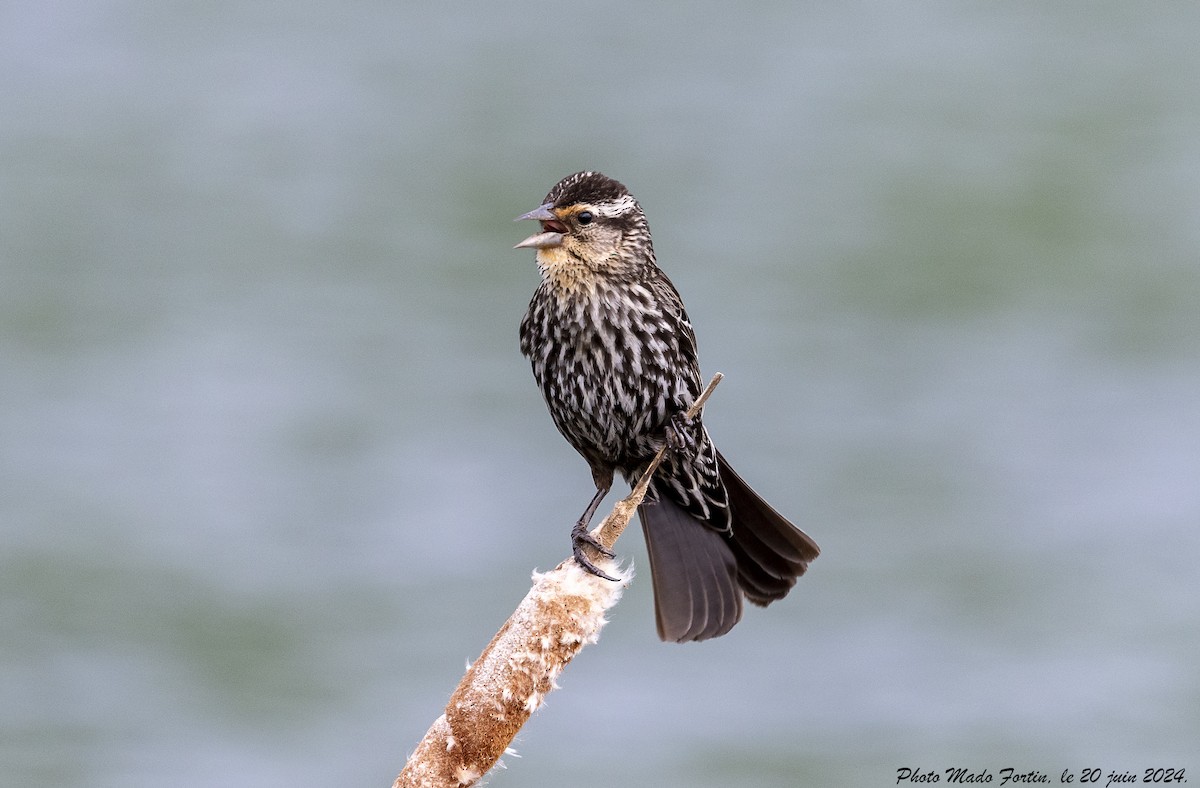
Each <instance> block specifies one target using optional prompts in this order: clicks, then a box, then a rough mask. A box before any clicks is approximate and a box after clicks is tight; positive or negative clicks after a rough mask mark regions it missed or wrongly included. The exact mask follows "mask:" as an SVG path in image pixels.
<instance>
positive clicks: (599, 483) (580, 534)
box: [571, 468, 618, 583]
mask: <svg viewBox="0 0 1200 788" xmlns="http://www.w3.org/2000/svg"><path fill="white" fill-rule="evenodd" d="M592 478H593V479H594V480H595V482H596V494H595V495H593V496H592V501H591V503H589V504H588V507H587V509H585V510H584V512H583V515H582V516H580V518H579V522H577V523H575V527H574V528H572V529H571V548H572V553H573V554H574V556H575V562H576V563H577V564H579V565H580V566H581V567H583V568H584V570H586V571H588V572H591V573H592V574H593V575H595V576H596V577H602V578H604V579H605V580H612V581H613V582H614V583H615V582H618V580H617V578H615V577H613V576H612V575H610V574H608V573H607V572H605V571H604V570H602V569H601V568H600V567H598V566H596V565H595V564H593V563H592V561H591V559H590V558H588V557H587V553H585V552H584V549H583V547H584V545H587V546H588V547H590V548H592V549H593V550H595V551H596V552H597V553H599V554H600V555H602V556H606V557H608V558H612V557H613V556H614V555H615V553H613V551H612V550H610V549H608V548H607V547H605V546H604V545H602V544H600V541H599V540H598V539H596V537H594V536H592V535H591V533H589V532H588V526H589V525H591V522H592V518H593V517H594V516H595V515H596V509H597V508H599V506H600V502H601V501H603V500H604V496H605V495H607V494H608V491H609V489H610V488H611V487H612V471H597V470H596V469H594V468H593V469H592Z"/></svg>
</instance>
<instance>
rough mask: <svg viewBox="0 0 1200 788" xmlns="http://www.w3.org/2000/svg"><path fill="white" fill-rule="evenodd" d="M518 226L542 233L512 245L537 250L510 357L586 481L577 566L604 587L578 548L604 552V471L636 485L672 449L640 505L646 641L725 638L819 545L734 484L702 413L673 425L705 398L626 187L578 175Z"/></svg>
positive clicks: (683, 321)
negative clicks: (649, 624) (578, 458)
mask: <svg viewBox="0 0 1200 788" xmlns="http://www.w3.org/2000/svg"><path fill="white" fill-rule="evenodd" d="M517 219H518V221H519V220H532V221H537V222H539V223H540V225H541V228H540V231H539V232H537V233H535V234H534V235H531V236H529V237H528V238H526V239H525V240H524V241H521V243H519V244H517V246H516V248H518V249H521V248H531V249H536V250H537V265H538V270H539V271H540V273H541V283H540V284H539V285H538V288H537V290H536V291H535V292H534V294H533V300H531V301H530V303H529V311H528V312H527V313H526V314H525V317H524V319H523V320H522V321H521V333H520V337H521V352H522V353H523V354H524V355H525V356H526V357H527V358H528V359H529V361H530V363H531V365H532V366H533V376H534V378H535V379H536V380H537V384H538V386H539V387H540V388H541V390H542V394H543V396H544V397H545V400H546V406H547V407H548V408H549V410H550V416H551V418H553V420H554V424H555V426H557V427H558V430H559V432H561V433H562V434H563V436H564V437H565V438H566V439H567V441H569V442H570V444H571V445H572V446H574V447H575V450H576V451H578V452H579V453H580V454H581V455H583V458H584V459H585V460H587V463H588V465H589V467H590V468H591V472H592V480H593V481H594V482H595V485H596V494H595V496H593V498H592V500H591V502H590V503H589V504H588V506H587V509H586V510H585V511H584V513H583V515H582V516H581V517H580V519H579V521H578V522H577V523H576V524H575V526H574V528H573V529H572V531H571V538H572V545H573V548H574V555H575V560H577V561H578V562H579V563H580V565H581V566H583V567H584V568H585V569H587V570H588V571H590V572H592V573H593V574H597V575H600V576H601V577H608V575H606V574H605V573H604V572H603V571H601V570H600V569H598V568H597V567H596V566H595V565H594V564H593V563H592V562H591V561H590V560H589V559H588V557H587V555H586V553H585V552H584V550H583V546H584V545H585V544H591V545H592V546H593V547H596V548H599V549H600V550H601V552H605V553H606V554H608V553H607V551H605V550H603V548H600V546H599V545H597V544H596V543H595V542H594V540H592V539H591V537H590V536H589V535H588V531H587V528H588V525H589V524H590V522H591V520H592V517H593V516H594V515H595V513H596V509H597V507H598V506H599V505H600V502H601V501H602V500H603V499H604V496H605V495H606V494H607V493H608V490H609V488H610V487H611V486H612V481H613V474H614V473H620V474H621V475H622V476H623V477H624V478H625V479H626V480H627V481H628V482H629V483H630V484H635V483H636V482H637V479H638V478H639V477H640V476H641V474H642V472H643V471H644V470H645V468H646V466H647V464H648V463H649V462H650V459H651V458H652V457H653V456H654V454H655V452H656V451H657V450H658V448H659V447H660V446H661V445H662V442H663V441H664V440H668V441H669V443H670V445H671V450H670V451H668V452H667V454H666V457H665V459H664V462H663V464H662V465H661V466H660V467H659V469H658V471H657V472H656V473H655V475H654V477H653V478H652V479H651V484H650V488H649V494H648V495H647V499H646V501H645V502H644V503H643V504H642V505H641V506H640V507H639V508H638V515H639V519H640V520H641V523H642V530H643V532H644V533H645V536H646V546H647V549H648V552H649V555H650V571H651V575H652V581H653V586H654V607H655V617H656V619H657V624H658V635H659V637H660V638H662V639H663V640H667V641H676V642H680V643H683V642H687V641H692V640H706V639H708V638H713V637H718V636H720V635H724V634H725V633H726V632H728V631H729V630H730V629H731V628H732V627H733V625H734V624H736V623H737V622H738V621H739V620H740V619H741V616H742V598H743V596H744V597H745V598H746V599H749V600H750V601H751V602H753V603H755V604H758V605H768V604H770V603H771V602H774V601H775V600H777V599H782V598H783V597H784V596H786V595H787V593H788V591H790V590H791V588H792V586H794V585H795V584H796V579H797V578H798V577H800V575H802V574H804V572H805V570H807V569H808V564H809V562H811V561H812V560H813V559H815V558H816V557H817V555H818V554H819V553H820V551H819V549H818V548H817V545H816V543H815V542H813V540H812V539H810V538H809V537H808V536H807V535H806V534H805V533H804V532H803V531H801V530H800V529H799V528H796V527H795V526H794V525H792V524H791V523H790V522H788V521H787V520H786V519H785V518H784V517H783V516H782V515H780V514H779V513H778V512H776V511H775V510H774V509H773V508H771V506H770V505H769V504H768V503H767V502H766V501H764V500H763V499H762V498H760V497H759V496H758V494H757V493H755V492H754V490H752V489H751V488H750V486H749V485H747V484H746V482H744V481H743V480H742V478H741V477H740V476H738V474H737V473H736V472H735V471H734V470H733V468H732V467H730V465H729V463H728V462H727V461H726V460H725V458H724V457H723V456H721V453H720V452H719V451H717V448H716V446H714V445H713V443H712V441H711V440H710V439H709V436H708V431H707V430H706V429H705V428H704V425H703V424H702V423H701V420H700V419H699V418H696V419H694V420H691V421H688V420H687V419H686V418H685V417H684V411H686V410H687V408H688V407H689V406H690V405H691V403H692V402H693V401H694V400H695V399H696V397H697V396H699V394H700V391H701V379H700V368H699V362H698V360H697V352H696V336H695V333H694V332H693V331H692V324H691V321H690V320H689V319H688V315H687V311H686V310H685V309H684V307H683V300H682V299H681V298H680V297H679V293H678V291H676V289H675V286H674V285H672V284H671V281H670V280H669V279H667V276H666V274H664V273H663V272H662V270H661V269H660V268H659V267H658V264H657V261H656V259H655V256H654V245H653V242H652V241H651V238H650V227H649V225H648V224H647V222H646V216H645V214H644V213H642V208H641V206H640V205H638V202H637V200H635V199H634V198H633V196H632V195H631V194H630V193H629V190H628V189H626V188H625V187H624V186H623V185H622V184H620V183H618V182H617V181H615V180H613V179H611V178H608V177H606V176H604V175H601V174H600V173H598V172H578V173H575V174H574V175H569V176H567V177H566V178H563V179H562V180H561V181H559V182H558V184H557V185H555V186H554V188H553V189H551V190H550V193H549V194H547V195H546V198H545V199H544V200H542V204H541V205H540V206H539V207H537V208H535V209H534V210H532V211H530V212H529V213H527V214H524V215H523V216H519V217H517ZM609 579H612V578H609Z"/></svg>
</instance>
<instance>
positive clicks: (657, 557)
mask: <svg viewBox="0 0 1200 788" xmlns="http://www.w3.org/2000/svg"><path fill="white" fill-rule="evenodd" d="M638 514H639V516H640V518H639V519H641V521H642V531H643V532H644V533H645V535H646V548H647V550H648V552H649V554H650V575H651V579H652V581H653V584H654V613H655V618H656V620H657V623H658V636H659V637H660V638H661V639H662V640H667V641H674V642H676V643H686V642H688V641H692V640H707V639H708V638H715V637H719V636H721V635H724V634H725V633H726V632H728V631H729V630H730V629H732V628H733V625H734V624H736V623H737V622H738V621H739V620H740V619H741V617H742V594H741V592H740V591H739V590H738V584H737V576H738V567H737V561H736V559H735V557H734V553H733V551H732V550H731V549H730V546H729V544H728V542H726V540H725V537H724V536H723V535H722V534H721V533H719V532H717V531H714V530H712V529H711V528H708V527H705V526H704V524H703V523H702V522H700V521H699V520H697V519H696V518H694V517H693V516H692V515H690V514H689V513H688V512H687V511H686V510H684V509H683V508H681V507H680V506H679V505H678V504H675V503H674V502H672V501H671V500H670V499H668V498H665V497H663V496H659V499H658V500H657V501H655V502H653V503H643V504H642V505H641V506H639V507H638Z"/></svg>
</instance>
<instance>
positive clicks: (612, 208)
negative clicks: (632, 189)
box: [596, 194, 637, 219]
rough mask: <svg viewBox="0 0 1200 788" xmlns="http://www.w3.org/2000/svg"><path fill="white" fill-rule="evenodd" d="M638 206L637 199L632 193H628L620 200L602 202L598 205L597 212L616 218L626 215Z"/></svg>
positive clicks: (606, 216) (609, 217)
mask: <svg viewBox="0 0 1200 788" xmlns="http://www.w3.org/2000/svg"><path fill="white" fill-rule="evenodd" d="M636 207H637V200H635V199H633V196H632V195H629V194H626V195H624V196H623V197H621V199H619V200H614V201H612V202H603V203H600V204H599V205H597V206H596V213H598V214H600V215H601V216H603V217H605V218H608V219H615V218H617V217H618V216H625V215H626V214H628V213H630V212H631V211H633V210H634V208H636Z"/></svg>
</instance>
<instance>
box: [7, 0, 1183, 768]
mask: <svg viewBox="0 0 1200 788" xmlns="http://www.w3.org/2000/svg"><path fill="white" fill-rule="evenodd" d="M1197 30H1200V7H1197V6H1193V5H1172V6H1163V5H1159V6H1144V5H1142V4H1134V3H1122V2H1096V3H1076V2H1066V3H1038V2H1018V3H1009V4H986V3H970V4H959V3H943V2H920V3H913V4H883V3H879V4H869V3H845V4H810V3H785V2H750V3H741V4H713V3H702V4H694V5H693V4H684V3H678V2H675V3H664V4H658V5H653V4H642V3H636V2H630V1H629V0H612V2H609V3H604V4H587V5H561V4H560V5H550V6H546V5H541V6H537V5H527V4H517V3H508V2H493V3H488V4H475V5H471V4H446V5H437V4H416V3H413V4H402V3H381V2H369V1H363V2H355V1H352V2H342V3H318V2H311V1H310V0H301V1H300V2H297V3H290V4H286V5H283V4H278V3H267V2H240V3H208V4H191V3H152V2H148V1H147V0H93V1H92V2H81V0H63V1H62V2H58V1H56V0H49V1H44V0H39V1H38V2H32V1H31V0H16V2H10V3H7V4H5V5H4V6H3V8H2V9H0V162H2V170H0V172H2V176H0V177H2V187H0V404H2V408H0V431H2V434H0V626H2V630H3V635H2V638H0V783H3V784H4V785H13V786H27V787H36V786H70V785H85V784H86V785H90V786H123V787H128V786H150V785H162V784H164V783H169V784H171V785H175V786H200V785H223V786H284V785H287V786H330V785H337V786H371V785H389V784H390V782H391V780H392V778H393V777H394V775H395V773H396V772H397V771H398V770H399V769H400V767H401V765H402V764H403V761H404V758H405V756H406V755H407V753H408V752H409V751H410V750H411V749H412V748H413V747H414V746H415V744H416V742H417V740H418V739H419V738H420V736H421V735H422V734H423V733H424V731H425V729H426V727H427V726H428V724H429V723H430V722H432V720H433V719H434V717H436V716H437V714H438V712H439V710H440V708H441V707H442V705H443V704H444V702H445V700H446V698H447V696H448V694H449V692H450V690H451V689H452V687H453V685H454V683H455V682H456V681H457V680H458V678H459V676H460V675H461V673H462V669H463V665H464V662H465V660H467V659H469V658H473V657H474V656H475V655H477V654H478V653H479V650H480V649H481V648H482V647H483V645H484V644H485V643H486V642H487V640H488V639H489V637H490V636H491V634H492V632H493V631H494V630H495V628H496V627H497V626H498V625H499V624H500V623H501V622H502V621H503V619H504V617H505V616H507V614H508V613H509V612H510V611H511V609H512V607H513V606H514V605H515V604H516V602H517V601H518V600H519V599H520V598H521V596H522V595H523V594H524V593H525V591H526V589H527V588H528V579H529V571H530V570H531V569H532V568H534V567H540V568H543V569H544V568H547V567H550V566H552V565H554V564H555V563H556V562H557V561H559V560H560V559H561V558H562V557H563V556H564V555H566V553H567V548H568V539H567V532H568V530H569V527H570V524H571V522H572V520H573V518H574V517H575V516H576V515H577V514H578V512H579V510H580V509H581V508H582V507H583V505H584V504H585V503H586V501H587V499H588V497H589V496H590V494H591V484H590V478H589V475H588V473H587V469H586V467H585V465H584V464H583V463H582V461H581V460H579V459H578V458H577V457H576V456H575V455H574V453H573V452H572V451H571V449H570V448H569V447H568V446H567V444H566V443H565V442H564V441H562V440H561V439H560V438H559V436H558V435H557V433H556V432H555V431H554V429H553V427H552V426H551V424H550V421H549V418H548V417H547V415H546V414H545V411H544V407H543V404H542V402H541V400H540V397H539V395H538V392H537V390H536V389H535V388H534V385H533V383H532V380H531V378H530V374H529V370H528V367H527V365H526V363H525V361H524V360H523V359H522V358H521V357H520V355H519V353H518V350H517V343H516V332H517V323H518V321H519V319H520V316H521V314H522V313H523V311H524V308H525V305H526V303H527V301H528V298H529V295H530V293H531V292H532V290H533V287H534V284H535V280H536V272H535V269H534V265H533V261H532V254H531V253H530V252H528V251H527V250H521V251H513V250H512V249H511V246H512V244H513V243H515V242H516V241H518V240H519V239H520V238H522V237H523V234H524V233H525V232H526V231H527V229H528V228H526V227H523V226H520V227H519V226H516V225H513V224H512V223H511V221H510V220H511V219H512V217H514V216H516V215H517V214H518V213H521V212H524V211H527V210H529V209H531V208H533V207H535V206H536V205H537V204H538V202H539V201H540V198H541V197H542V195H543V194H544V193H545V192H546V190H547V189H548V188H549V187H550V186H551V185H552V184H553V183H554V182H555V181H556V180H557V179H558V178H560V177H561V176H563V175H565V174H567V173H569V172H572V171H575V170H578V169H586V168H591V169H599V170H602V171H604V172H606V173H607V174H609V175H612V176H614V177H616V178H618V179H621V180H623V181H625V182H626V183H627V184H628V185H629V186H630V188H631V189H632V190H633V192H634V193H635V194H636V195H637V196H638V197H639V199H640V201H641V202H642V204H643V206H644V207H645V208H646V210H647V212H648V214H649V217H650V220H651V227H652V228H653V230H654V233H655V241H656V245H657V250H658V255H659V260H660V261H661V263H662V265H663V267H664V268H665V269H666V270H667V271H668V273H669V274H670V275H671V277H672V278H673V279H674V281H675V283H676V284H677V285H678V287H679V288H680V290H681V291H682V292H683V294H684V296H685V298H686V299H687V302H688V306H689V310H690V312H691V315H692V317H693V319H694V321H695V323H696V325H697V327H698V333H699V339H700V344H701V355H702V360H703V365H704V373H705V375H706V376H707V375H710V374H711V373H713V372H715V371H718V370H720V371H722V372H724V373H726V374H727V376H728V378H727V380H726V382H725V383H724V385H722V387H721V388H720V389H719V390H718V392H717V394H716V396H715V398H714V399H713V401H712V402H711V403H710V405H709V407H708V410H707V421H708V423H709V425H710V430H711V432H712V433H713V435H714V437H715V438H716V440H717V442H718V443H719V445H720V446H721V447H722V448H723V450H724V452H725V453H726V454H727V455H728V456H730V457H731V458H732V459H733V460H734V461H735V464H736V465H737V467H738V468H739V469H740V470H741V471H742V473H743V475H745V476H746V477H747V478H748V479H750V480H751V481H752V483H753V484H754V485H755V486H756V487H758V488H759V489H760V491H762V492H764V494H766V497H768V498H769V499H770V500H771V501H772V502H774V503H775V504H776V506H777V507H778V508H779V509H781V510H782V511H783V512H785V513H788V514H789V515H791V516H792V517H793V518H794V519H795V520H796V522H797V523H799V524H801V525H802V526H803V527H805V528H806V529H807V530H808V531H809V532H810V533H811V534H812V535H813V536H814V537H815V538H816V539H817V541H818V542H819V543H820V544H821V546H822V548H823V549H824V555H823V556H822V557H821V559H820V560H819V561H818V562H817V563H816V564H815V565H814V567H813V569H812V571H811V572H810V574H809V576H808V577H806V578H805V579H803V580H802V581H801V583H800V585H799V586H798V588H797V589H796V591H795V592H794V593H793V595H792V596H791V597H789V598H788V599H787V600H786V601H785V602H783V603H781V604H779V605H777V606H774V607H772V608H771V609H770V610H768V611H761V610H751V611H749V613H748V614H747V616H746V619H745V621H744V622H743V623H742V624H741V625H740V626H739V627H738V628H737V629H736V630H735V631H734V632H733V633H732V634H731V635H730V636H729V637H726V638H723V639H721V640H718V641H714V642H711V643H707V644H704V645H700V646H691V647H675V646H667V645H663V644H660V643H658V641H657V640H656V638H655V636H654V625H653V613H652V609H651V601H650V588H649V577H648V567H647V564H646V561H645V555H644V548H643V547H642V544H641V537H640V534H639V533H637V531H630V533H629V535H628V536H627V537H626V538H625V539H624V540H623V541H622V543H621V545H620V547H621V550H622V551H623V553H625V554H626V555H628V556H630V557H632V560H633V562H634V564H635V566H636V568H637V570H638V571H639V572H640V573H641V575H640V577H639V578H638V579H637V581H636V582H635V583H634V585H633V586H632V587H631V588H630V589H629V590H628V592H627V594H626V597H625V599H624V600H623V602H622V603H621V605H620V606H619V607H618V608H617V609H616V610H615V611H614V615H613V616H612V619H613V620H612V623H611V624H610V625H609V627H608V628H607V629H606V631H605V633H604V637H603V638H602V640H601V643H600V645H599V646H597V647H595V648H591V649H588V650H586V651H585V652H584V653H583V655H582V656H581V657H580V658H579V659H578V660H577V661H576V663H575V664H574V665H572V667H571V668H570V670H569V671H567V673H566V674H565V675H564V676H563V677H562V680H561V683H562V684H563V686H564V689H563V690H562V691H561V692H559V693H556V694H554V695H552V696H551V697H550V699H549V703H548V706H547V707H546V708H544V709H543V710H542V711H541V712H539V713H538V715H537V716H536V717H535V718H534V719H533V720H532V722H531V723H530V724H529V725H528V726H527V727H526V728H525V730H524V731H523V732H522V733H521V735H520V737H519V739H518V742H517V749H518V751H519V753H520V755H521V756H522V757H521V758H520V759H514V758H511V757H510V758H508V759H507V764H508V767H509V768H508V770H507V771H506V772H500V773H498V774H497V775H495V776H494V777H493V778H492V780H491V784H492V785H495V786H511V785H560V784H569V785H574V786H600V785H606V786H608V785H658V786H689V787H692V788H694V787H696V786H726V785H740V786H800V785H821V786H872V785H891V784H895V775H896V770H897V769H898V768H899V767H902V766H909V767H921V768H924V769H927V770H928V769H933V770H938V771H940V770H942V769H945V768H948V767H951V766H965V767H972V768H989V769H991V771H992V772H993V774H994V773H996V772H997V771H998V770H999V769H1001V768H1003V767H1006V766H1011V767H1015V768H1017V769H1019V770H1030V769H1039V770H1041V771H1043V772H1047V773H1052V774H1053V775H1054V779H1055V780H1057V776H1058V773H1059V772H1060V771H1061V770H1063V769H1071V770H1076V771H1078V770H1080V769H1083V768H1102V769H1104V770H1105V771H1106V772H1107V771H1109V770H1122V769H1130V770H1134V771H1137V773H1138V774H1139V776H1140V774H1141V770H1142V769H1144V768H1146V767H1187V768H1190V769H1191V770H1192V771H1191V772H1189V775H1190V777H1191V779H1192V780H1193V781H1194V779H1195V778H1197V777H1200V758H1197V753H1198V752H1200V748H1198V747H1197V742H1198V741H1200V671H1198V670H1197V664H1198V663H1200V573H1198V572H1197V569H1196V566H1197V558H1198V557H1200V528H1198V526H1200V307H1198V304H1200V256H1198V254H1197V249H1198V248H1200V92H1198V91H1197V85H1200V47H1197V46H1196V31H1197Z"/></svg>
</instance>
